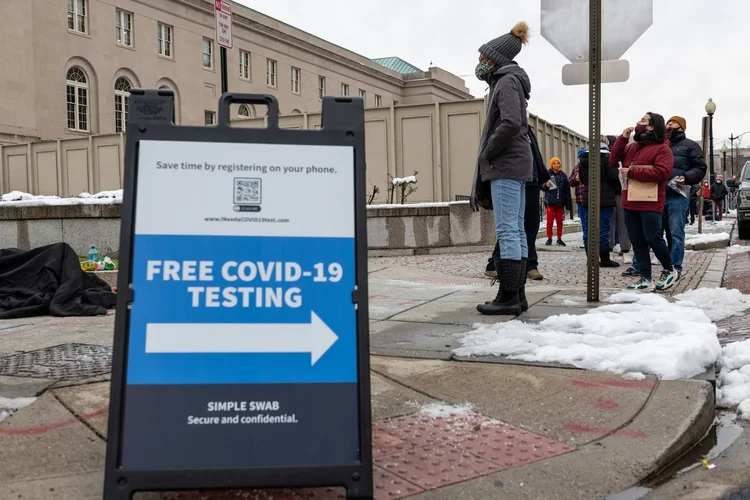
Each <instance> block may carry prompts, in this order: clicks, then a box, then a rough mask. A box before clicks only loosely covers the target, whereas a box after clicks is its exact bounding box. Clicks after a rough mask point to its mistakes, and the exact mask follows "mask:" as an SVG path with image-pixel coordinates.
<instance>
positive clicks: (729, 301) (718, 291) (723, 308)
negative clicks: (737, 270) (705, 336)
mask: <svg viewBox="0 0 750 500" xmlns="http://www.w3.org/2000/svg"><path fill="white" fill-rule="evenodd" d="M674 298H675V299H677V300H679V301H680V302H682V303H684V304H685V305H688V306H693V307H700V308H701V309H702V310H703V311H704V312H705V313H706V314H707V315H708V317H709V318H711V321H721V320H722V319H726V318H729V317H730V316H736V315H738V314H740V313H742V312H743V311H745V310H747V309H750V295H744V294H743V293H741V292H740V291H739V290H728V289H726V288H698V289H695V290H688V291H687V292H685V293H681V294H678V295H675V297H674Z"/></svg>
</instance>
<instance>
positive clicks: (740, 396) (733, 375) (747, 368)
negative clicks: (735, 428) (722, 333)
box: [716, 340, 750, 419]
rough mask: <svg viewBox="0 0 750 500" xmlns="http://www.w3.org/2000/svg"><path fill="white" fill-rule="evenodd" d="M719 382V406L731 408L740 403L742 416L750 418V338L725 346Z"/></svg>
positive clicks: (739, 407)
mask: <svg viewBox="0 0 750 500" xmlns="http://www.w3.org/2000/svg"><path fill="white" fill-rule="evenodd" d="M717 383H718V389H717V390H716V404H717V406H719V407H722V408H730V407H734V406H738V405H739V406H738V408H737V410H738V412H739V414H740V416H741V417H742V418H746V419H750V340H744V341H742V342H732V343H731V344H727V345H725V346H724V348H723V349H722V355H721V372H720V373H719V378H718V380H717Z"/></svg>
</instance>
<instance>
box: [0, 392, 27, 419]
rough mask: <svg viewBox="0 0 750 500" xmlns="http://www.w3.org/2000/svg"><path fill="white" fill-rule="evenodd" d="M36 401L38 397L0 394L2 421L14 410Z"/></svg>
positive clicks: (0, 417) (0, 416)
mask: <svg viewBox="0 0 750 500" xmlns="http://www.w3.org/2000/svg"><path fill="white" fill-rule="evenodd" d="M34 401H36V398H4V397H2V396H0V422H2V421H3V420H5V419H6V418H7V417H8V416H9V415H10V414H11V413H13V412H14V411H16V410H20V409H21V408H25V407H27V406H29V405H30V404H31V403H33V402H34Z"/></svg>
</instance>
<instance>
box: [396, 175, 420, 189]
mask: <svg viewBox="0 0 750 500" xmlns="http://www.w3.org/2000/svg"><path fill="white" fill-rule="evenodd" d="M391 183H392V184H393V185H394V186H400V185H402V184H416V183H417V176H415V175H410V176H409V177H394V178H393V179H392V180H391Z"/></svg>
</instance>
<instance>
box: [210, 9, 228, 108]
mask: <svg viewBox="0 0 750 500" xmlns="http://www.w3.org/2000/svg"><path fill="white" fill-rule="evenodd" d="M214 15H215V16H216V43H217V44H218V45H219V47H220V50H219V58H220V66H221V93H222V94H225V93H227V92H229V79H228V77H227V49H231V48H232V6H231V4H230V3H229V2H226V1H224V0H215V2H214Z"/></svg>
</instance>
